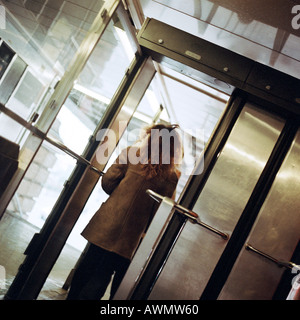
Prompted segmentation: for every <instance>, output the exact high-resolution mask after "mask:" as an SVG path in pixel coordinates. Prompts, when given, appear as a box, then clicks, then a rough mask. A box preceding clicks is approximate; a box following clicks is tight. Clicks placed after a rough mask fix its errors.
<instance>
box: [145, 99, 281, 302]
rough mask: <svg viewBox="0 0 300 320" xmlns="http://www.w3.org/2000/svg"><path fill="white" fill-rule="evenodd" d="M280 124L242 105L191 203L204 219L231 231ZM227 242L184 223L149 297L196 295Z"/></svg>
mask: <svg viewBox="0 0 300 320" xmlns="http://www.w3.org/2000/svg"><path fill="white" fill-rule="evenodd" d="M283 125H284V121H282V120H280V119H277V118H274V117H273V116H271V115H269V114H267V113H265V112H263V111H260V110H258V109H257V108H256V107H255V106H253V105H250V104H247V105H246V106H245V107H244V109H243V111H242V113H241V115H240V117H239V119H238V121H237V123H236V124H235V126H234V128H233V130H232V132H231V134H230V136H229V139H228V141H227V143H226V145H225V147H224V149H223V151H222V152H221V154H220V156H219V159H218V161H217V163H216V165H215V167H214V169H213V171H212V173H211V175H210V177H209V179H208V181H207V183H206V185H205V187H204V189H203V191H202V193H201V194H200V196H199V198H198V200H197V202H196V204H195V206H194V208H193V210H194V211H195V212H196V213H198V214H199V217H200V219H201V220H202V221H203V222H205V223H207V224H209V225H211V226H213V227H215V228H217V229H219V230H222V231H223V232H226V233H228V234H232V231H233V230H234V228H235V225H236V223H237V221H238V219H239V217H240V215H241V213H242V212H243V209H244V207H245V205H246V203H247V201H248V199H249V197H250V195H251V193H252V191H253V188H254V186H255V184H256V182H257V180H258V178H259V176H260V174H261V172H262V170H263V168H264V166H265V164H266V161H267V160H268V158H269V156H270V153H271V151H272V149H273V147H274V145H275V143H276V141H277V139H278V137H279V134H280V131H281V130H282V128H283ZM226 243H227V242H226V241H224V240H223V239H221V238H220V237H218V236H217V235H214V234H212V233H210V232H209V231H208V230H204V229H202V228H199V226H197V225H194V224H191V223H187V225H186V226H185V228H184V230H183V232H182V233H181V235H180V237H179V240H178V242H177V243H176V245H175V248H174V250H173V252H172V253H171V255H170V258H169V260H168V261H167V263H166V266H165V268H164V270H163V272H162V274H161V276H160V278H159V279H158V281H157V283H156V285H155V287H154V289H153V291H152V293H151V295H150V299H198V298H199V297H200V295H201V293H202V291H203V289H204V288H205V286H206V284H207V282H208V280H209V278H210V276H211V274H212V271H213V269H214V267H215V265H216V263H217V262H218V260H219V258H220V256H221V254H222V252H223V250H224V248H225V246H226Z"/></svg>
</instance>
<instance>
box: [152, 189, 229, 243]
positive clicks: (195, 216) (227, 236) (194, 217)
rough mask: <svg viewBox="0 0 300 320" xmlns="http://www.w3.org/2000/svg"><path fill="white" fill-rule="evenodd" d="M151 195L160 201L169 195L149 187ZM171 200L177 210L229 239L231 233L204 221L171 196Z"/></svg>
mask: <svg viewBox="0 0 300 320" xmlns="http://www.w3.org/2000/svg"><path fill="white" fill-rule="evenodd" d="M146 192H147V193H148V194H149V195H150V197H152V198H153V199H155V200H156V201H158V202H160V201H162V200H164V199H166V198H167V197H164V196H162V195H160V194H158V193H156V192H154V191H152V190H150V189H148V190H147V191H146ZM167 199H168V200H169V201H172V202H173V206H174V208H175V209H176V210H178V211H179V212H180V213H182V214H184V215H185V216H186V217H188V218H189V219H191V220H192V221H193V222H195V223H197V224H198V225H200V226H201V227H203V228H205V229H207V230H209V231H211V232H213V233H215V234H217V235H219V236H220V237H221V238H222V239H224V240H228V239H229V235H228V234H227V233H225V232H222V231H220V230H218V229H216V228H214V227H212V226H210V225H208V224H206V223H204V222H202V221H201V220H200V218H199V216H198V214H197V213H196V212H194V211H192V210H189V209H187V208H185V207H183V206H181V205H180V204H178V203H177V202H175V201H174V200H172V199H170V198H167Z"/></svg>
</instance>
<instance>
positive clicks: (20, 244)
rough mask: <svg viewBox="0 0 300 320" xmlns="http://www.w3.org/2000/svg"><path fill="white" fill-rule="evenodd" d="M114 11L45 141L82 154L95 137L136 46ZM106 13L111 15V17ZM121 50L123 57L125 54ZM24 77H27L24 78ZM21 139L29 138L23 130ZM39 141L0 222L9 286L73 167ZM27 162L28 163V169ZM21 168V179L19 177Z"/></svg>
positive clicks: (0, 259) (30, 142)
mask: <svg viewBox="0 0 300 320" xmlns="http://www.w3.org/2000/svg"><path fill="white" fill-rule="evenodd" d="M110 4H111V5H112V7H111V8H110V7H109V10H111V11H112V10H114V9H113V8H116V3H115V2H113V1H110V2H109V4H108V5H110ZM108 5H107V6H108ZM119 9H120V10H118V13H116V14H114V16H113V18H112V19H111V20H110V22H109V26H108V27H107V28H106V29H105V31H104V33H103V35H102V36H103V39H101V40H100V41H99V42H98V43H97V45H96V47H95V48H94V50H93V51H92V54H91V55H90V56H89V58H88V60H87V62H86V63H85V67H84V68H83V70H82V72H80V74H79V77H78V79H77V80H76V81H75V82H74V86H73V89H72V90H71V92H70V93H69V96H68V97H67V99H66V100H65V102H64V104H63V106H62V108H61V110H60V112H59V113H58V116H57V117H56V119H55V121H54V123H53V124H52V126H51V128H50V134H49V138H55V139H56V140H58V141H59V142H62V143H63V144H65V145H66V146H67V147H69V149H71V150H72V152H75V154H76V153H77V154H78V153H82V152H83V150H84V149H85V147H86V145H87V144H88V143H89V137H90V136H91V135H92V134H96V132H95V129H96V127H97V126H98V125H99V123H100V122H101V119H102V117H103V115H104V114H105V112H106V111H107V110H106V109H107V106H108V104H109V103H110V101H111V99H112V97H113V95H114V94H115V92H116V90H117V89H118V86H119V84H120V82H121V80H122V79H124V75H125V73H126V70H127V69H128V68H129V65H130V62H131V60H132V58H134V56H135V54H134V53H135V51H136V48H135V49H131V47H130V46H131V45H130V41H129V40H128V32H129V31H128V25H126V26H124V24H126V23H127V20H126V19H125V18H124V9H123V7H122V8H120V7H119ZM121 9H122V10H121ZM111 11H110V14H112V13H111ZM65 13H66V12H65ZM95 16H96V15H95ZM99 17H100V15H99ZM125 20H126V21H125ZM124 21H125V22H124ZM106 23H108V22H106ZM103 25H104V23H103V24H101V30H102V29H103V28H104V26H103ZM118 29H119V30H118ZM125 45H126V46H127V47H126V48H125V47H124V46H125ZM90 50H91V49H90ZM124 52H127V54H125V55H124ZM24 79H26V76H25V77H23V80H24ZM29 80H30V79H28V78H27V81H26V83H25V82H23V83H20V85H19V91H16V92H15V95H14V97H15V98H16V97H18V96H19V98H22V97H21V96H22V92H23V93H24V90H25V91H26V86H27V85H29V84H30V83H31V84H32V81H29ZM31 80H32V79H31ZM23 85H24V86H23ZM35 89H37V91H39V90H38V89H39V86H37V85H35ZM66 95H67V93H66ZM29 104H30V101H29ZM14 105H15V104H14ZM50 109H51V108H50ZM47 112H48V113H47ZM47 112H46V113H45V114H46V115H49V112H53V111H51V110H48V111H47ZM2 116H3V115H2ZM4 117H5V119H6V118H7V120H10V118H8V117H6V116H4ZM43 120H44V119H43ZM11 121H13V120H11ZM46 121H47V119H46ZM48 122H49V119H48ZM17 126H19V125H17ZM13 135H15V136H16V137H19V133H18V134H16V133H14V132H12V133H11V134H10V137H12V136H13ZM24 136H26V137H28V132H27V131H25V134H24ZM16 137H14V139H15V138H16ZM42 138H43V137H41V139H40V138H38V137H36V136H35V135H33V134H30V136H29V137H28V138H27V141H26V143H25V144H24V145H23V147H22V149H21V152H20V159H19V161H20V165H19V169H20V170H19V172H18V174H19V175H20V181H21V184H20V185H19V186H18V188H17V190H16V192H15V195H14V197H13V199H12V200H11V201H10V203H9V205H8V208H7V210H6V212H5V215H4V216H3V220H1V223H0V246H1V253H2V255H1V256H0V265H2V266H4V268H5V269H6V273H7V275H8V278H7V281H8V283H7V284H8V285H9V284H10V282H11V280H12V279H13V278H14V276H15V274H16V273H17V271H18V267H19V265H20V263H21V261H22V260H23V259H24V255H23V253H24V250H25V248H26V247H27V245H28V243H29V241H30V240H31V238H32V236H33V235H34V234H36V233H38V232H39V231H40V229H41V228H42V226H43V225H44V222H45V220H46V219H47V218H48V216H49V214H50V213H51V212H52V208H53V206H54V205H55V203H56V201H57V199H58V197H59V196H60V194H61V192H62V190H63V188H64V185H65V183H66V182H67V181H68V179H69V178H70V176H71V173H72V172H73V170H74V168H75V167H76V160H75V159H74V158H73V157H70V156H69V155H67V154H66V153H63V152H62V151H60V150H59V149H57V148H56V147H53V146H52V145H50V144H49V143H48V142H42ZM40 144H41V146H39V145H40ZM36 150H38V152H37V154H35V152H36ZM29 164H31V165H30V167H29V168H28V165H29ZM27 168H28V170H27ZM26 170H27V172H26V174H25V176H24V177H21V175H22V174H24V171H26ZM21 179H22V180H21ZM7 198H8V197H7ZM15 220H17V222H16V223H14V221H15ZM74 223H75V222H74ZM15 232H17V234H15ZM12 248H13V250H14V254H8V253H9V252H10V250H11V249H12ZM12 256H13V258H12ZM25 261H26V260H25ZM22 266H23V267H24V265H22ZM8 285H7V288H8ZM7 288H6V289H7ZM6 289H4V292H5V290H6ZM2 293H3V292H2ZM0 295H1V293H0Z"/></svg>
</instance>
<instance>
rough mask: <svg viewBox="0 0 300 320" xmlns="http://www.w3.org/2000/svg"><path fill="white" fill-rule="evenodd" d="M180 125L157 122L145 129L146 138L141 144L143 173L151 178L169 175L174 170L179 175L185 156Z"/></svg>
mask: <svg viewBox="0 0 300 320" xmlns="http://www.w3.org/2000/svg"><path fill="white" fill-rule="evenodd" d="M178 127H179V126H178V125H164V124H155V125H152V126H150V127H147V128H145V129H144V130H143V132H144V140H143V143H141V145H140V149H139V153H140V156H141V159H142V161H141V165H142V174H143V175H144V176H145V177H146V178H147V179H151V178H153V177H155V176H168V175H170V174H171V173H172V172H176V173H177V174H178V175H179V166H180V164H181V161H182V157H183V147H182V141H181V137H180V134H179V133H178V131H177V130H176V129H178Z"/></svg>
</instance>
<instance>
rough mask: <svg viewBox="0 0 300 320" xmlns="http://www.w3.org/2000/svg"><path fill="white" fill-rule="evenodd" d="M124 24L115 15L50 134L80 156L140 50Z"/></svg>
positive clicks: (119, 16) (120, 18)
mask: <svg viewBox="0 0 300 320" xmlns="http://www.w3.org/2000/svg"><path fill="white" fill-rule="evenodd" d="M124 24H125V23H124V22H123V20H122V17H121V15H120V14H118V13H115V14H114V16H113V18H112V20H111V22H110V23H109V25H108V26H107V28H106V30H105V32H104V34H103V36H102V38H101V40H100V41H99V43H98V44H97V46H96V47H95V49H94V50H93V52H92V54H91V56H90V57H89V60H88V62H87V63H86V65H85V67H84V68H83V70H82V72H81V73H80V75H79V77H78V79H76V80H75V81H74V86H73V88H72V90H71V92H70V94H69V95H68V97H67V99H66V101H65V103H64V104H63V106H62V108H61V110H60V112H59V114H58V116H57V118H56V120H55V122H54V125H53V126H52V128H51V130H50V135H51V136H54V137H57V138H58V139H59V140H60V141H61V142H62V143H63V144H65V145H66V146H67V147H69V148H71V149H72V150H73V151H75V152H76V153H78V154H81V153H82V152H83V150H84V148H85V146H86V144H87V143H88V139H89V137H90V136H91V135H92V134H93V133H94V130H95V128H96V127H97V124H98V123H99V122H100V121H101V118H102V117H103V115H104V113H105V111H106V109H107V106H108V105H109V103H110V101H111V99H112V97H113V95H114V93H115V92H116V90H117V88H118V86H119V84H120V82H121V80H122V78H123V77H124V74H125V72H126V70H127V68H128V66H129V64H130V62H131V61H132V60H133V58H134V53H135V51H136V49H135V48H133V47H132V46H131V44H130V41H129V37H128V35H127V34H126V32H125V30H126V26H124ZM124 53H125V54H124Z"/></svg>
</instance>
